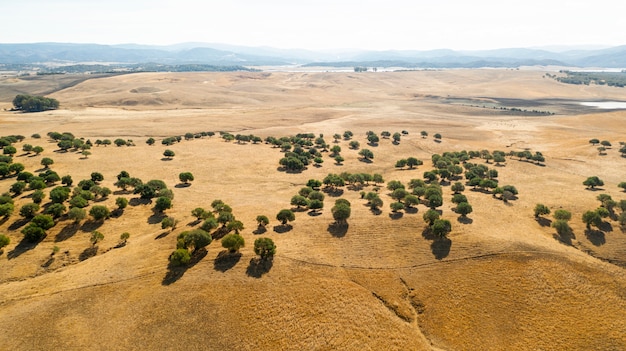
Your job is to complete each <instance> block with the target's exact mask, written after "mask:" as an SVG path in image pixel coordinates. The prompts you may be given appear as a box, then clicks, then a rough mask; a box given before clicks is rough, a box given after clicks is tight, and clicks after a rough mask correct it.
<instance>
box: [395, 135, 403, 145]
mask: <svg viewBox="0 0 626 351" xmlns="http://www.w3.org/2000/svg"><path fill="white" fill-rule="evenodd" d="M401 138H402V135H401V134H400V133H398V132H395V133H393V142H394V143H395V144H398V143H399V142H400V139H401Z"/></svg>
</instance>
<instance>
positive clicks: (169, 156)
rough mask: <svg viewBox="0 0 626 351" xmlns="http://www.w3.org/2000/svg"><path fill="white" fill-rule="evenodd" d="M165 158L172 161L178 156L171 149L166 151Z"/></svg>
mask: <svg viewBox="0 0 626 351" xmlns="http://www.w3.org/2000/svg"><path fill="white" fill-rule="evenodd" d="M163 156H165V157H167V159H168V160H171V159H172V157H174V156H176V153H175V152H174V151H172V150H170V149H166V150H165V151H163Z"/></svg>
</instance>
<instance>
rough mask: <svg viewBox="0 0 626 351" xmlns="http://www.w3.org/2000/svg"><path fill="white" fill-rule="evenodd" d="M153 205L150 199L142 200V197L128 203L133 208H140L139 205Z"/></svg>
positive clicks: (134, 198)
mask: <svg viewBox="0 0 626 351" xmlns="http://www.w3.org/2000/svg"><path fill="white" fill-rule="evenodd" d="M151 203H152V200H150V199H142V198H140V197H133V198H132V199H130V200H129V201H128V204H129V205H131V206H133V207H134V206H139V205H149V204H151Z"/></svg>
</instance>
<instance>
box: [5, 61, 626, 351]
mask: <svg viewBox="0 0 626 351" xmlns="http://www.w3.org/2000/svg"><path fill="white" fill-rule="evenodd" d="M543 75H544V72H541V71H535V70H528V71H524V70H522V71H511V70H446V71H424V72H394V73H360V74H356V73H332V72H331V73H281V72H275V73H271V74H270V73H266V72H260V73H176V74H174V73H172V74H164V73H155V74H151V73H147V74H132V75H122V76H115V77H108V78H99V79H89V80H86V81H84V82H82V83H79V84H76V85H73V84H67V86H69V87H67V88H64V89H61V90H59V91H56V92H55V93H53V94H51V95H50V96H51V97H54V98H56V99H58V100H59V101H60V102H61V105H62V109H61V110H56V111H49V112H44V113H36V114H20V113H15V112H9V111H7V110H8V109H9V108H10V107H11V105H10V101H11V99H10V98H8V99H6V100H5V102H4V103H3V106H2V107H3V108H4V109H5V111H2V112H0V125H1V126H2V132H1V133H0V134H2V135H8V134H22V135H25V136H27V138H26V140H25V141H24V142H23V143H29V144H33V145H41V146H43V147H44V149H45V151H44V152H43V154H42V155H41V156H32V155H23V154H22V153H21V152H18V155H17V156H16V157H15V161H16V162H21V163H23V164H24V165H25V166H26V170H28V171H30V172H34V171H35V170H38V169H40V168H41V166H40V165H39V162H40V160H41V158H42V157H51V158H53V159H54V161H55V163H54V165H53V166H52V169H53V170H55V171H56V172H58V173H59V174H60V175H65V174H71V175H72V177H73V179H74V181H75V183H77V182H78V181H79V180H81V179H85V178H89V176H90V173H91V172H94V171H98V172H101V173H102V174H103V175H104V177H105V180H104V181H103V182H102V184H103V186H108V187H110V188H111V189H115V187H114V186H113V183H114V181H115V176H116V175H117V174H118V173H119V172H120V171H121V170H126V171H128V172H129V173H130V174H131V176H133V177H138V178H141V179H143V180H144V181H146V180H149V179H162V180H164V181H165V182H166V183H167V184H168V186H169V187H170V188H172V189H173V191H174V194H175V198H174V201H173V203H174V207H173V208H172V209H171V210H168V211H166V214H167V215H168V216H172V217H174V218H176V219H178V220H179V221H180V224H179V225H178V227H177V228H176V229H175V230H174V231H173V232H171V233H170V232H168V231H163V230H161V228H160V224H159V222H160V219H161V216H158V215H154V214H153V212H152V211H151V208H152V206H151V205H147V204H141V203H139V202H138V201H136V200H135V201H132V205H131V206H129V207H128V208H127V209H126V210H125V211H124V213H123V215H121V216H119V217H115V218H111V219H108V220H106V221H105V222H104V223H103V224H97V223H93V222H91V221H89V220H86V221H83V222H82V223H81V224H79V225H73V224H71V223H70V222H69V221H68V220H66V219H62V220H60V221H59V222H58V223H57V224H56V226H55V227H54V228H52V229H50V230H49V232H48V235H47V237H46V238H45V239H44V240H43V241H42V242H41V243H39V244H37V245H32V246H28V245H23V244H22V245H20V241H21V237H22V235H21V234H20V230H21V228H22V227H23V225H25V223H24V222H23V221H21V217H20V216H19V214H18V211H19V207H20V206H21V205H23V204H25V203H28V202H30V201H31V200H30V198H29V195H30V192H26V193H25V194H24V195H21V196H19V197H16V198H15V202H16V208H17V209H16V211H15V212H14V214H13V215H12V216H11V217H10V218H9V219H8V220H5V221H4V222H3V223H2V224H1V225H0V232H3V233H6V234H7V235H9V237H10V238H11V240H12V241H11V244H10V245H9V246H8V247H6V248H4V253H3V254H2V255H0V266H1V267H2V268H1V269H0V297H1V301H0V323H1V324H2V325H3V326H5V327H4V328H3V331H2V332H0V345H2V347H0V348H2V349H10V350H50V349H70V350H71V349H77V350H78V349H81V350H82V349H93V350H111V349H118V350H124V349H149V350H151V349H156V350H176V349H182V348H185V349H190V350H206V349H216V350H219V349H242V350H251V349H263V350H265V349H268V350H334V349H344V350H528V349H533V350H592V349H593V350H620V349H626V318H624V316H626V274H625V272H624V268H622V267H620V266H619V265H620V264H621V265H622V266H623V265H624V264H625V263H626V234H625V233H624V231H622V230H621V228H620V226H619V223H618V222H617V221H614V220H611V219H607V222H606V225H605V226H603V231H601V232H599V231H592V232H589V231H586V230H585V225H584V224H583V223H582V220H581V215H582V213H583V212H585V211H587V210H591V209H595V208H596V207H598V205H599V202H598V201H597V200H596V196H597V195H598V194H600V193H606V194H609V195H611V196H612V197H613V199H615V200H618V201H619V200H621V199H625V198H626V194H624V193H623V192H621V191H620V189H619V188H618V187H617V184H618V183H619V182H621V181H626V178H625V174H626V159H624V158H623V157H620V154H619V152H618V149H619V146H618V145H619V142H620V141H624V139H625V138H624V135H626V122H625V121H626V113H625V112H621V111H612V112H600V111H590V110H588V109H586V110H584V109H582V108H581V109H577V108H575V107H572V106H576V105H575V104H574V102H576V101H590V100H619V99H621V98H622V97H623V96H624V90H623V89H620V88H611V87H605V86H594V85H591V86H575V85H565V84H560V83H557V82H556V81H554V80H552V79H548V78H544V77H543ZM50 79H52V78H50ZM54 79H58V78H56V77H55V78H54ZM70 80H71V79H69V78H68V81H70ZM16 84H18V85H19V91H20V92H30V93H36V92H38V91H44V90H45V89H44V88H42V84H43V85H45V86H46V87H54V86H55V84H57V85H58V84H59V83H58V82H45V80H44V81H43V82H42V81H41V80H35V81H34V82H28V81H21V80H19V79H17V78H11V79H5V80H3V81H1V82H0V93H2V94H4V95H2V94H0V95H2V96H5V95H10V94H11V92H13V91H15V89H16V88H15V87H16ZM64 84H65V83H64ZM11 89H13V90H11ZM46 89H47V88H46ZM53 90H54V89H53ZM455 99H456V100H455ZM450 101H470V102H472V103H467V104H465V103H464V104H459V103H451V102H450ZM483 101H489V103H490V104H492V103H496V104H499V106H501V107H506V108H509V110H501V109H493V108H483V107H480V106H481V102H483ZM537 101H541V103H542V104H541V105H537V106H539V107H538V108H537V109H538V110H541V111H550V112H554V113H556V114H555V115H550V116H545V115H535V114H532V113H511V111H510V108H521V109H528V110H531V109H533V108H534V107H533V106H535V104H534V102H537ZM546 101H548V103H546ZM473 102H476V103H475V104H474V103H473ZM515 102H517V103H519V105H515V104H514V103H515ZM345 130H351V131H352V132H354V134H355V137H354V139H355V140H358V141H359V142H360V143H361V148H369V149H371V150H372V151H373V152H374V154H375V158H374V160H373V162H372V163H364V162H361V161H359V158H358V155H357V153H358V151H356V150H350V149H349V148H348V141H345V140H341V141H340V142H339V143H338V145H339V146H341V147H342V152H341V154H342V155H343V157H344V158H345V162H344V165H343V166H338V165H335V164H334V162H333V160H332V159H331V158H330V157H329V156H327V155H326V154H325V155H324V160H325V162H324V163H323V165H322V167H319V168H316V167H313V166H309V168H308V169H307V170H305V171H304V172H302V173H299V174H288V173H285V172H281V171H279V170H278V167H279V165H278V160H279V159H280V158H281V153H280V151H279V150H278V149H275V148H272V147H270V146H269V145H266V144H258V145H254V144H250V143H247V144H237V143H235V142H224V141H222V140H221V139H220V138H219V134H218V135H216V136H214V137H213V138H208V137H206V138H202V139H194V140H190V141H182V142H181V143H178V144H174V145H172V146H170V147H168V148H170V149H172V150H173V151H175V153H176V156H175V157H174V158H173V159H172V160H169V161H168V160H162V158H163V155H162V153H163V150H164V149H165V147H164V146H162V145H161V144H160V142H159V141H157V145H155V146H148V145H146V144H145V140H146V139H147V138H148V137H155V138H157V139H161V138H163V137H167V136H172V135H182V134H184V133H185V132H200V131H229V132H231V133H233V134H255V135H259V136H261V137H263V138H265V137H266V136H277V137H280V136H288V135H294V134H296V133H300V132H307V133H308V132H312V133H316V134H320V133H323V134H324V137H325V139H326V141H327V142H328V143H330V144H331V145H332V144H333V143H332V135H333V134H335V133H339V134H342V133H343V131H345ZM368 130H373V131H375V132H377V133H380V132H381V131H383V130H387V131H390V132H391V133H394V132H396V131H401V130H406V131H408V132H409V134H408V135H404V136H403V137H402V140H401V142H400V144H399V145H393V144H392V143H391V141H390V140H388V139H382V140H381V142H380V144H379V145H378V146H375V147H372V146H368V145H366V142H367V141H366V140H365V132H366V131H368ZM422 130H425V131H428V133H429V137H428V138H422V137H421V136H420V131H422ZM50 131H59V132H65V131H67V132H71V133H73V134H74V135H76V136H79V137H84V138H86V139H91V140H92V141H95V140H96V139H104V138H109V139H112V140H113V139H115V138H118V137H121V138H124V139H133V140H134V141H135V143H136V146H133V147H116V146H115V145H112V146H108V147H104V146H100V147H94V148H93V149H92V150H91V152H92V155H91V156H89V158H87V159H84V158H82V157H81V155H80V154H77V153H75V152H68V153H59V152H56V151H55V149H56V146H55V144H54V143H52V142H50V141H49V140H46V138H45V134H46V133H48V132H50ZM33 133H39V134H41V135H42V136H43V137H44V138H42V139H33V138H31V137H30V135H32V134H33ZM435 133H441V134H442V136H443V138H442V141H441V142H440V143H436V142H435V141H434V140H433V138H432V135H433V134H435ZM591 138H598V139H600V140H609V141H611V143H612V144H613V147H612V148H611V149H608V150H607V153H606V155H602V156H601V155H599V154H598V151H597V150H596V148H595V147H593V146H591V145H590V144H589V143H588V140H589V139H591ZM23 143H20V144H18V145H17V147H18V150H21V145H22V144H23ZM482 149H487V150H504V151H510V150H516V151H521V150H524V149H530V150H532V151H533V152H534V151H541V152H542V153H543V154H544V155H545V156H546V162H545V166H539V165H535V164H533V163H529V162H524V161H518V160H517V158H507V162H506V163H505V164H504V165H503V166H501V167H497V170H498V171H499V180H500V183H501V184H512V185H514V186H516V188H517V189H518V190H519V196H518V197H519V198H518V199H517V200H514V201H510V202H509V203H504V202H502V201H500V200H496V199H494V198H493V197H492V196H491V195H489V194H485V193H482V192H477V191H472V190H471V189H469V187H468V189H467V190H466V191H465V192H464V193H465V194H466V196H467V197H468V199H469V202H470V203H471V204H472V206H473V208H474V212H473V213H471V214H470V215H469V216H468V217H469V219H468V220H460V219H459V218H458V217H459V216H458V215H457V214H455V213H454V212H453V211H452V208H453V207H454V206H453V204H452V203H451V202H450V201H449V200H450V198H451V193H452V192H451V191H450V188H449V186H444V206H443V207H442V211H443V212H442V213H443V218H446V219H449V220H450V221H451V222H452V224H453V230H452V232H451V233H450V235H449V236H448V239H449V240H441V241H436V240H433V239H432V238H431V237H430V236H429V235H428V233H427V232H426V231H425V229H426V225H425V223H424V221H423V220H422V214H423V213H424V212H425V211H426V207H425V206H423V205H419V206H418V207H417V212H414V211H407V212H402V213H401V214H400V215H393V214H392V213H391V211H390V210H389V203H391V202H392V201H391V198H390V197H389V195H388V191H387V190H384V188H383V189H382V190H381V194H382V196H381V197H382V198H383V201H384V202H385V205H384V206H383V209H382V213H380V214H374V213H372V212H371V211H370V210H369V208H367V207H365V206H364V205H365V200H362V199H360V195H359V191H360V190H352V189H349V188H344V189H343V194H342V195H341V197H343V198H346V199H348V200H349V201H350V202H351V203H352V215H351V217H350V219H349V220H348V227H347V230H340V229H338V228H336V227H334V226H333V225H332V223H333V218H332V214H331V212H330V208H331V207H332V206H333V203H334V200H335V199H336V198H337V197H333V196H329V195H327V196H326V199H325V201H324V205H325V208H324V209H323V210H322V211H321V214H320V215H315V216H314V215H310V214H308V212H306V211H302V212H297V213H296V220H295V221H294V222H292V228H291V229H290V230H288V231H286V232H285V231H284V230H283V228H281V227H280V226H279V223H278V222H277V221H276V220H275V219H274V217H275V214H276V213H277V212H278V211H279V210H280V209H282V208H290V205H289V201H290V198H291V196H293V195H294V194H296V193H297V191H298V190H299V189H300V188H301V187H302V186H304V184H305V183H306V182H307V180H308V179H311V178H315V179H322V178H324V177H325V176H326V174H328V173H341V172H354V173H356V172H359V173H363V172H367V173H381V174H382V175H383V177H384V178H385V180H386V181H389V180H401V181H402V182H404V183H406V182H408V181H409V180H410V179H412V178H422V174H423V172H424V171H427V170H430V169H431V168H432V167H431V162H430V157H431V155H432V154H433V153H442V152H445V151H460V150H482ZM409 156H415V157H417V158H419V159H421V160H423V161H425V164H424V165H422V166H419V167H417V169H415V170H398V169H396V168H395V167H394V165H395V162H396V160H398V159H400V158H406V157H409ZM475 162H481V163H482V162H484V161H483V160H479V161H475ZM488 166H489V167H495V166H494V165H493V163H492V164H490V165H488ZM183 171H190V172H192V173H193V174H194V176H195V181H194V182H192V185H191V186H189V187H176V185H177V184H178V183H179V181H178V174H179V173H180V172H183ZM592 175H597V176H599V177H600V178H602V179H603V180H604V182H605V186H603V187H601V189H600V190H598V191H589V190H586V189H585V187H584V186H583V185H582V182H583V180H585V179H586V177H589V176H592ZM14 182H15V179H12V178H9V179H4V180H0V192H5V191H7V190H8V189H9V187H10V186H11V184H12V183H14ZM372 188H373V185H370V186H367V187H365V188H364V189H363V190H365V191H371V190H372ZM118 196H124V197H127V198H129V199H133V198H134V197H136V195H132V194H125V193H116V194H112V195H111V196H109V198H108V199H106V200H103V201H100V202H96V204H104V205H107V206H108V207H109V208H114V207H115V198H116V197H118ZM214 199H222V200H223V201H224V202H226V203H227V204H229V205H231V207H232V208H233V210H234V214H235V216H236V217H237V219H239V220H241V221H242V222H243V223H244V225H245V227H246V229H245V230H244V231H243V232H242V235H243V236H244V238H245V239H246V244H247V245H246V247H245V248H243V249H242V250H241V256H233V257H227V258H226V259H221V257H222V255H223V254H222V251H223V250H224V249H223V248H222V247H221V246H220V243H219V242H217V241H216V242H213V243H212V244H211V245H210V246H209V247H208V250H207V253H206V256H204V257H201V259H200V260H199V261H198V262H197V263H196V264H194V265H192V266H191V267H189V268H188V269H186V270H174V271H170V270H168V256H169V254H170V253H171V252H172V250H173V249H174V248H175V246H176V236H177V235H178V234H179V233H180V232H182V231H184V230H188V229H190V228H192V227H194V226H197V225H198V223H196V222H194V218H193V217H192V216H191V213H190V212H191V210H192V209H194V208H196V207H204V208H207V209H208V208H209V207H210V203H211V201H212V200H214ZM47 202H48V200H47V199H46V200H44V204H45V203H47ZM539 202H541V203H544V204H546V205H547V206H549V207H550V208H551V209H552V210H553V211H554V210H555V209H559V208H563V209H567V210H569V211H571V212H572V215H573V216H572V221H571V223H570V224H571V227H572V229H573V232H574V236H575V237H574V238H573V239H571V242H568V241H567V240H566V242H565V243H563V242H562V241H560V240H556V239H555V237H556V232H555V231H554V229H552V228H550V227H549V226H546V225H545V224H546V223H547V222H549V221H550V219H551V218H552V217H551V216H547V217H546V218H545V220H542V221H536V220H535V218H534V217H533V208H534V206H535V204H536V203H539ZM618 212H619V210H618ZM259 214H265V215H267V216H268V217H269V218H270V220H271V223H270V225H269V226H268V230H267V232H265V233H263V234H257V233H258V231H257V226H256V223H255V217H256V216H257V215H259ZM94 229H97V230H98V231H101V232H102V233H103V234H104V236H105V239H104V240H103V241H102V242H100V243H99V244H98V250H97V254H96V255H95V256H93V257H91V255H92V252H91V251H90V243H89V233H90V232H91V231H92V230H94ZM122 232H130V233H131V236H130V239H129V242H128V244H127V245H126V246H124V247H121V248H114V247H115V246H116V245H117V243H118V241H119V239H118V238H119V235H120V234H121V233H122ZM264 236H267V237H270V238H272V239H273V240H274V241H275V243H276V245H277V248H278V251H277V254H276V257H275V258H274V260H273V263H272V265H271V267H265V269H260V268H259V267H256V266H255V265H254V264H253V261H252V260H253V258H254V257H255V255H254V253H253V249H252V246H253V242H254V240H255V239H256V238H258V237H264ZM54 246H58V247H59V248H60V251H59V253H57V254H56V255H54V256H51V254H50V253H51V252H52V248H53V247H54ZM609 262H613V263H614V264H611V263H609Z"/></svg>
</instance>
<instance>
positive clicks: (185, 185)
mask: <svg viewBox="0 0 626 351" xmlns="http://www.w3.org/2000/svg"><path fill="white" fill-rule="evenodd" d="M190 186H191V183H178V184H176V185H174V188H176V189H180V188H189V187H190Z"/></svg>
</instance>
